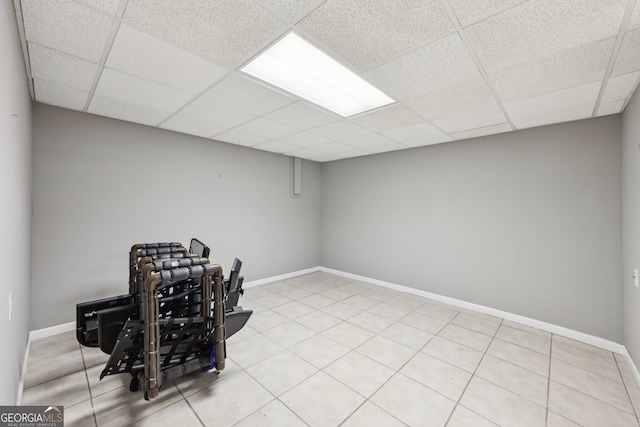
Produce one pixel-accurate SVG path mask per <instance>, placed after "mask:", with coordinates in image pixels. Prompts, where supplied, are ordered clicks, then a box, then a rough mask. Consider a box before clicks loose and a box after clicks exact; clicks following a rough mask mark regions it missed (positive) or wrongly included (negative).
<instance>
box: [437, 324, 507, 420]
mask: <svg viewBox="0 0 640 427" xmlns="http://www.w3.org/2000/svg"><path fill="white" fill-rule="evenodd" d="M460 313H461V312H460ZM456 317H458V316H455V317H454V318H453V319H455V318H456ZM453 319H451V320H452V321H453ZM503 322H504V319H500V324H499V325H498V328H497V329H496V334H497V333H498V330H499V329H500V326H502V323H503ZM454 324H455V323H454ZM496 334H494V335H493V336H492V337H491V341H490V342H489V345H487V348H486V349H485V350H484V352H483V353H482V357H481V358H480V360H479V361H478V364H477V365H476V368H475V369H474V370H473V373H472V374H471V376H470V377H469V381H467V385H465V387H464V389H462V393H460V397H459V398H458V401H457V402H456V404H455V406H454V407H453V410H452V411H451V413H450V414H449V418H447V422H446V423H445V426H446V425H447V424H449V421H451V417H452V416H453V413H454V412H455V411H456V409H457V408H458V406H459V405H461V404H460V401H461V400H462V397H463V396H464V394H465V393H466V392H467V389H468V388H469V384H471V381H473V379H474V378H475V377H476V373H477V372H478V368H479V367H480V365H481V364H482V361H483V360H484V358H485V356H486V355H487V351H488V350H489V347H491V344H493V341H494V340H495V339H496ZM478 378H480V377H478ZM492 384H493V383H492ZM496 385H497V384H496ZM497 386H498V387H501V386H499V385H497ZM461 406H463V407H465V408H466V406H464V405H461ZM467 409H469V408H467ZM469 410H470V411H471V409H469ZM471 412H473V413H474V414H477V413H476V412H475V411H471ZM477 415H478V416H480V417H482V418H484V419H486V420H488V421H490V422H493V421H492V420H489V419H488V418H486V417H484V416H482V415H480V414H477ZM494 424H495V423H494Z"/></svg>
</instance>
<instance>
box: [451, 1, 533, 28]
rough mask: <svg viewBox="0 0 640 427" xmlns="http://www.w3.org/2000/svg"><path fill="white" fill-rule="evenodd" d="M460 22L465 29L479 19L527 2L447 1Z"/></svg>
mask: <svg viewBox="0 0 640 427" xmlns="http://www.w3.org/2000/svg"><path fill="white" fill-rule="evenodd" d="M447 1H448V2H449V4H450V5H451V8H452V9H453V11H454V13H455V14H456V16H457V17H458V20H459V21H460V25H462V26H463V27H466V26H467V25H469V24H472V23H474V22H476V21H479V20H481V19H484V18H487V17H489V16H491V15H495V14H496V13H498V12H502V11H503V10H505V9H508V8H510V7H513V6H515V5H517V4H519V3H522V2H524V1H527V0H474V1H469V0H447Z"/></svg>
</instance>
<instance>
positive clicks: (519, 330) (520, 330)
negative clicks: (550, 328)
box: [500, 322, 555, 341]
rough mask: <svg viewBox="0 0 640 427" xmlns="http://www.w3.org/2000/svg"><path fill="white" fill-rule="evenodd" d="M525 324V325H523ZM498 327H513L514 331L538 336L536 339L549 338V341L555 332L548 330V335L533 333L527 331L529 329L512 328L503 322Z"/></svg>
mask: <svg viewBox="0 0 640 427" xmlns="http://www.w3.org/2000/svg"><path fill="white" fill-rule="evenodd" d="M524 326H526V325H524ZM500 327H501V328H502V327H504V328H509V329H513V330H514V331H516V332H521V333H523V334H527V335H529V336H531V337H532V338H538V339H547V338H548V339H549V341H551V337H552V336H553V335H555V334H553V333H551V332H549V336H542V335H538V334H534V333H533V332H529V331H525V330H524V329H519V328H514V327H513V326H509V325H505V324H504V322H503V323H502V324H500Z"/></svg>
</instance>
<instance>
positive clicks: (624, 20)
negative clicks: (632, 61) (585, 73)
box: [591, 0, 637, 117]
mask: <svg viewBox="0 0 640 427" xmlns="http://www.w3.org/2000/svg"><path fill="white" fill-rule="evenodd" d="M636 1H637V0H629V2H628V3H627V8H626V9H625V11H624V17H623V18H622V23H621V24H620V29H619V30H618V35H617V36H616V41H615V44H614V45H613V51H612V52H611V59H609V65H607V71H605V73H604V78H603V79H602V86H600V92H599V93H598V99H596V105H594V106H593V113H592V114H591V117H596V115H597V114H598V109H599V108H600V101H601V100H602V97H603V96H604V92H605V90H606V89H607V84H608V83H609V77H611V72H612V71H613V66H614V65H615V63H616V58H617V57H618V52H619V51H620V46H621V45H622V40H623V39H624V35H625V33H626V31H627V27H628V26H629V21H631V15H632V14H633V11H634V9H635V7H636ZM625 106H626V104H625Z"/></svg>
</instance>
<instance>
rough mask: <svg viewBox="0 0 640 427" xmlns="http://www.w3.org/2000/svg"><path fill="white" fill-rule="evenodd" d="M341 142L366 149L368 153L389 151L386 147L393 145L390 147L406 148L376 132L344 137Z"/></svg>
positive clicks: (396, 148)
mask: <svg viewBox="0 0 640 427" xmlns="http://www.w3.org/2000/svg"><path fill="white" fill-rule="evenodd" d="M341 143H343V144H347V145H349V146H351V147H354V148H359V149H361V150H365V151H368V152H370V153H378V152H382V151H390V150H387V148H389V147H394V148H392V149H395V150H399V149H401V148H407V147H406V146H405V145H403V144H400V143H398V142H395V141H392V140H390V139H389V138H386V137H384V136H382V135H378V134H376V133H371V134H368V135H362V136H358V137H355V138H350V139H345V140H343V141H341ZM378 150H382V151H378Z"/></svg>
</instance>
